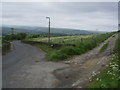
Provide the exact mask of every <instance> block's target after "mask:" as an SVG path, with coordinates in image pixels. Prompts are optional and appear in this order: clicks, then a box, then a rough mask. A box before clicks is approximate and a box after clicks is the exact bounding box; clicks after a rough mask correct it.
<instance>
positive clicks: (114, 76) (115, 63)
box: [88, 37, 120, 88]
mask: <svg viewBox="0 0 120 90" xmlns="http://www.w3.org/2000/svg"><path fill="white" fill-rule="evenodd" d="M119 41H120V37H119V38H118V40H117V41H116V50H115V53H114V54H113V56H112V61H111V63H110V64H109V65H108V67H107V68H106V69H105V70H104V71H102V72H101V73H100V75H99V76H98V78H96V79H95V80H93V81H92V82H91V84H90V85H89V86H88V87H89V88H117V87H118V85H119V83H120V82H119V80H120V72H119V63H120V42H119Z"/></svg>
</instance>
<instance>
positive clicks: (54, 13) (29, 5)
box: [2, 2, 118, 31]
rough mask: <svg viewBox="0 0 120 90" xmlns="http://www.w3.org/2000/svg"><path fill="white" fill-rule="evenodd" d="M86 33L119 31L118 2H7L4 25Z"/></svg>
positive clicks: (3, 5) (3, 8) (3, 16)
mask: <svg viewBox="0 0 120 90" xmlns="http://www.w3.org/2000/svg"><path fill="white" fill-rule="evenodd" d="M46 16H50V17H51V26H52V27H58V28H72V29H85V30H86V29H87V30H96V29H97V30H104V31H105V30H109V31H111V30H117V28H118V3H117V2H84V3H82V2H74V3H73V2H54V3H52V2H26V3H25V2H16V3H15V2H6V3H5V2H4V3H2V23H3V25H24V26H25V25H27V26H41V27H47V25H48V20H47V19H46V18H45V17H46Z"/></svg>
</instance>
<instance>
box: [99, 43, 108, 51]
mask: <svg viewBox="0 0 120 90" xmlns="http://www.w3.org/2000/svg"><path fill="white" fill-rule="evenodd" d="M108 45H109V43H106V44H104V45H103V46H102V48H101V49H100V52H104V51H105V50H106V49H107V47H108Z"/></svg>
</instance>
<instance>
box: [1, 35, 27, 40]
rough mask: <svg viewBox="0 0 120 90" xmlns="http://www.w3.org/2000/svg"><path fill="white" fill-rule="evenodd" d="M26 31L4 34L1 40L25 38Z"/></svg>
mask: <svg viewBox="0 0 120 90" xmlns="http://www.w3.org/2000/svg"><path fill="white" fill-rule="evenodd" d="M26 36H27V35H26V33H18V34H11V35H6V36H4V37H3V40H7V41H11V40H23V39H25V38H26Z"/></svg>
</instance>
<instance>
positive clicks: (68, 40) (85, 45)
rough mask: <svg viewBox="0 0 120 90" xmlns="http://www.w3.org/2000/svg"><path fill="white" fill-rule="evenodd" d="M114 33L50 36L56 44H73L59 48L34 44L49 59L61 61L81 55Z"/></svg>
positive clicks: (37, 39)
mask: <svg viewBox="0 0 120 90" xmlns="http://www.w3.org/2000/svg"><path fill="white" fill-rule="evenodd" d="M113 34H114V33H106V34H95V35H94V34H93V35H82V36H80V35H77V36H63V37H52V42H53V43H57V44H75V45H76V47H73V46H63V47H61V48H59V49H54V48H51V47H49V46H46V45H39V44H36V45H35V46H37V47H39V48H41V49H42V50H43V51H45V52H46V57H47V59H48V60H51V61H62V60H67V59H68V58H70V57H73V56H75V55H81V54H83V53H85V52H87V51H89V50H91V49H93V48H95V47H96V46H97V45H99V44H100V43H101V42H103V41H104V40H106V39H107V38H108V37H110V36H111V35H113ZM27 40H31V41H32V40H33V41H44V42H47V40H48V39H47V38H32V39H27Z"/></svg>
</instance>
